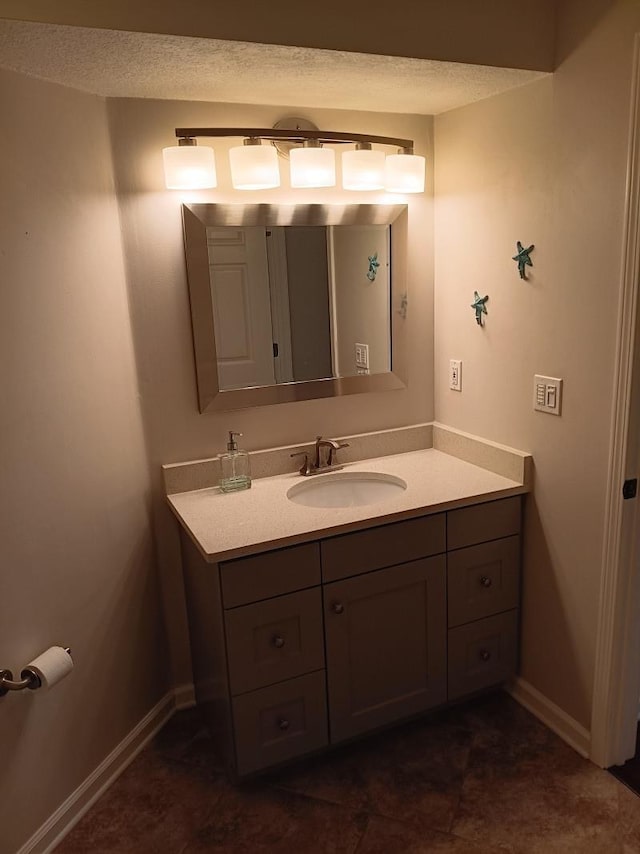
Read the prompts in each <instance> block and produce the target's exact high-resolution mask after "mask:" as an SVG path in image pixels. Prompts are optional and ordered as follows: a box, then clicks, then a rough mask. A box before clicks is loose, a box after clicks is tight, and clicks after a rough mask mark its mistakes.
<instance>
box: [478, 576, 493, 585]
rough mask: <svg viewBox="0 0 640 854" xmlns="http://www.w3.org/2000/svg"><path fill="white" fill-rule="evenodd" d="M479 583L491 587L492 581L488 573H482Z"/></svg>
mask: <svg viewBox="0 0 640 854" xmlns="http://www.w3.org/2000/svg"><path fill="white" fill-rule="evenodd" d="M480 584H482V586H483V587H491V585H492V584H493V581H492V580H491V579H490V578H489V576H488V575H483V576H482V578H481V579H480Z"/></svg>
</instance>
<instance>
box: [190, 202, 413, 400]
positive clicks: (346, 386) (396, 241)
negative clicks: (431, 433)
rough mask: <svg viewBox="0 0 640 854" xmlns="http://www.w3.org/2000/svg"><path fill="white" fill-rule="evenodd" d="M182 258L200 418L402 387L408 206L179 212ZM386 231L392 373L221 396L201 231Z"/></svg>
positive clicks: (227, 207) (217, 207) (213, 207)
mask: <svg viewBox="0 0 640 854" xmlns="http://www.w3.org/2000/svg"><path fill="white" fill-rule="evenodd" d="M182 221H183V230H184V244H185V256H186V265H187V279H188V286H189V300H190V306H191V323H192V330H193V344H194V355H195V368H196V382H197V390H198V405H199V410H200V412H201V413H205V412H214V411H225V410H232V409H244V408H247V407H253V406H270V405H274V404H276V403H288V402H293V401H297V400H312V399H316V398H323V397H337V396H340V395H345V394H362V393H366V392H376V391H389V390H392V389H399V388H404V387H405V386H406V375H407V370H406V368H407V347H408V341H407V331H406V330H407V323H408V321H407V316H406V315H407V312H406V300H407V222H408V209H407V206H406V205H267V204H259V205H255V204H253V205H248V204H237V205H233V204H185V205H183V206H182ZM255 225H261V226H283V225H297V226H303V225H323V226H324V225H336V226H339V225H390V226H391V229H390V231H391V235H390V241H391V270H390V279H391V294H390V297H391V298H390V303H391V324H390V326H391V329H390V336H391V371H388V372H385V373H378V374H368V375H363V376H362V375H361V376H346V377H333V378H326V379H318V380H304V381H301V382H289V383H280V384H277V385H267V386H254V387H251V388H234V389H221V388H220V387H219V382H218V361H217V354H216V343H215V329H214V312H213V298H212V288H211V285H210V279H209V253H208V246H207V228H209V227H212V226H213V227H221V226H255Z"/></svg>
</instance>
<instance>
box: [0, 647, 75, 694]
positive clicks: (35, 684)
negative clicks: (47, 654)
mask: <svg viewBox="0 0 640 854" xmlns="http://www.w3.org/2000/svg"><path fill="white" fill-rule="evenodd" d="M64 651H65V652H66V653H67V655H69V656H71V650H70V649H69V647H68V646H65V647H64ZM41 686H42V681H41V679H40V675H39V674H38V673H37V671H36V670H35V669H34V668H33V667H29V666H27V667H25V668H24V670H23V671H22V672H21V674H20V679H14V678H13V673H12V672H11V670H1V669H0V697H4V695H5V694H8V693H9V691H24V689H25V688H28V689H29V690H30V691H35V690H36V689H37V688H40V687H41Z"/></svg>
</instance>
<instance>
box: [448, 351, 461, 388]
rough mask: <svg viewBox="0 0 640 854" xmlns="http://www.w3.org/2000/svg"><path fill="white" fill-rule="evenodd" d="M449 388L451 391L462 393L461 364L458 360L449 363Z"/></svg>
mask: <svg viewBox="0 0 640 854" xmlns="http://www.w3.org/2000/svg"><path fill="white" fill-rule="evenodd" d="M449 388H450V389H452V390H453V391H462V362H461V361H460V359H451V361H450V362H449Z"/></svg>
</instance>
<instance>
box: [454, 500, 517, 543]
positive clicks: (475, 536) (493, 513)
mask: <svg viewBox="0 0 640 854" xmlns="http://www.w3.org/2000/svg"><path fill="white" fill-rule="evenodd" d="M519 533H520V496H519V495H516V496H515V497H514V498H501V499H500V501H490V502H488V503H487V504H474V505H473V506H472V507H462V508H461V509H460V510H451V511H450V512H449V513H447V548H448V549H462V548H464V547H465V546H473V545H475V544H476V543H486V542H488V541H489V540H497V539H499V538H500V537H510V536H511V535H512V534H519Z"/></svg>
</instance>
